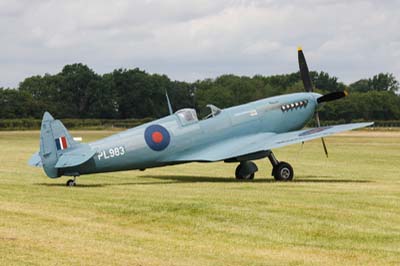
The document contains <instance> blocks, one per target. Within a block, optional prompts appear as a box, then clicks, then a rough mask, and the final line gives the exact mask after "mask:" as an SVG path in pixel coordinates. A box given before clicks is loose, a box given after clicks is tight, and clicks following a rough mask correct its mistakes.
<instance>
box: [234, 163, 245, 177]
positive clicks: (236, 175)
mask: <svg viewBox="0 0 400 266" xmlns="http://www.w3.org/2000/svg"><path fill="white" fill-rule="evenodd" d="M241 170H242V164H239V165H238V166H237V167H236V170H235V178H236V180H242V179H243V176H241V175H240V174H239V173H240V171H241Z"/></svg>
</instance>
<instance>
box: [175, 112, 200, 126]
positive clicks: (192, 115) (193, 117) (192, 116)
mask: <svg viewBox="0 0 400 266" xmlns="http://www.w3.org/2000/svg"><path fill="white" fill-rule="evenodd" d="M175 114H176V115H177V116H178V118H179V121H181V123H182V125H183V126H185V125H189V124H192V123H195V122H197V121H198V120H199V119H198V118H197V113H196V110H194V109H190V108H185V109H181V110H178V111H176V112H175Z"/></svg>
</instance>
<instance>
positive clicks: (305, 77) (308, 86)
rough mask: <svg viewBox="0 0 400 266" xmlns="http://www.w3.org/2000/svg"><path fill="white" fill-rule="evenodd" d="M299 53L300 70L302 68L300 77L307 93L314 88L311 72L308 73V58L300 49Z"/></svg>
mask: <svg viewBox="0 0 400 266" xmlns="http://www.w3.org/2000/svg"><path fill="white" fill-rule="evenodd" d="M297 51H298V59H299V68H300V77H301V80H302V81H303V85H304V89H305V90H306V91H307V92H312V91H313V86H312V82H311V78H310V72H309V71H308V66H307V62H306V58H305V57H304V53H303V49H302V48H301V47H299V48H298V49H297Z"/></svg>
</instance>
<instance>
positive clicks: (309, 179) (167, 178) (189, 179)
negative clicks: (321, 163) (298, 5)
mask: <svg viewBox="0 0 400 266" xmlns="http://www.w3.org/2000/svg"><path fill="white" fill-rule="evenodd" d="M139 178H140V179H142V180H146V179H158V180H163V181H150V180H146V181H145V182H124V183H98V184H82V183H77V185H76V187H77V188H96V187H111V186H136V185H140V186H143V185H145V186H147V185H168V184H177V183H249V184H251V183H277V184H285V182H276V181H275V180H274V179H273V178H260V179H257V178H255V179H254V180H249V181H248V180H243V181H242V180H236V179H235V178H233V177H211V176H185V175H143V176H139ZM147 181H148V182H147ZM370 182H372V181H370V180H362V179H331V178H330V177H329V176H300V177H298V178H295V179H294V180H293V181H292V182H288V184H290V183H370ZM35 185H38V186H47V187H65V186H66V185H65V183H36V184H35Z"/></svg>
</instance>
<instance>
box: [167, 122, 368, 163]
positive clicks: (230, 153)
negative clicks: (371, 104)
mask: <svg viewBox="0 0 400 266" xmlns="http://www.w3.org/2000/svg"><path fill="white" fill-rule="evenodd" d="M372 124H373V123H353V124H344V125H337V126H327V127H319V128H310V129H304V130H298V131H292V132H286V133H279V134H276V133H258V134H252V135H247V136H242V137H237V138H232V139H228V140H225V141H220V142H217V143H216V144H214V145H210V146H206V147H204V148H202V149H199V150H196V151H193V150H188V151H185V152H184V153H181V154H178V155H174V156H172V157H171V156H169V157H168V158H166V161H170V162H171V161H177V162H179V161H209V162H212V161H221V160H226V159H231V158H235V157H240V156H244V155H247V154H252V153H257V152H262V151H267V150H271V149H275V148H280V147H283V146H287V145H291V144H295V143H301V142H304V141H308V140H312V139H317V138H321V137H325V136H329V135H332V134H336V133H339V132H343V131H348V130H353V129H356V128H362V127H367V126H370V125H372Z"/></svg>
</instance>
